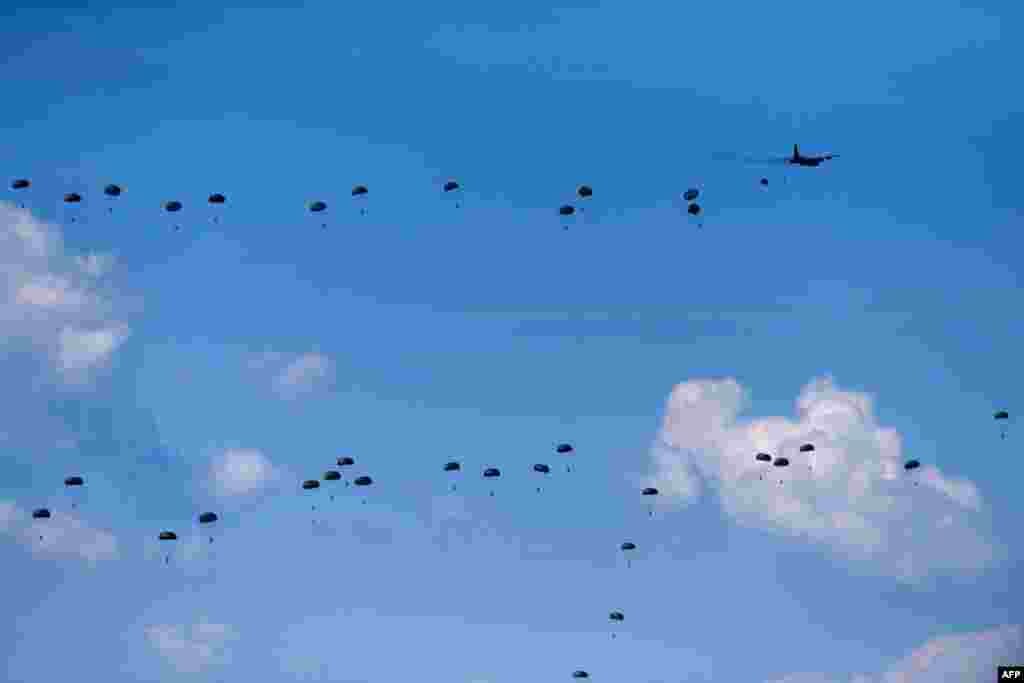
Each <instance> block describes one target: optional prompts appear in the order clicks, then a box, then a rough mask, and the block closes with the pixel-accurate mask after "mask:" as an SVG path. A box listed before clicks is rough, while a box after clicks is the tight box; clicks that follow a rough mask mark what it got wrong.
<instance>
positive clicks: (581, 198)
mask: <svg viewBox="0 0 1024 683" xmlns="http://www.w3.org/2000/svg"><path fill="white" fill-rule="evenodd" d="M761 184H762V185H765V186H766V185H767V184H768V179H767V178H762V179H761ZM30 187H32V181H31V180H29V179H28V178H18V179H16V180H13V181H11V184H10V188H11V190H13V191H16V192H19V191H25V190H28V189H29V188H30ZM462 189H463V188H462V185H461V184H460V183H459V181H457V180H453V179H449V180H446V181H444V183H442V185H441V193H442V195H443V196H445V197H447V198H453V199H454V200H455V207H456V208H460V207H461V206H462V201H461V195H462ZM122 194H124V188H123V187H122V186H120V185H116V184H109V185H107V186H105V187H104V188H103V195H104V196H105V197H106V199H107V200H113V199H117V198H118V197H120V196H121V195H122ZM369 194H370V190H369V188H368V187H367V186H366V185H355V186H353V187H352V190H351V196H352V199H353V200H355V201H359V202H360V203H361V205H360V208H359V213H360V215H364V216H365V215H366V213H367V209H366V206H365V205H364V204H362V202H365V201H366V199H367V198H368V197H369ZM699 195H700V190H698V189H697V188H693V187H691V188H690V189H688V190H686V191H685V192H683V193H682V194H681V195H680V196H681V197H682V199H683V200H684V202H686V212H687V214H688V215H689V216H690V217H691V218H693V219H694V220H696V221H697V226H698V227H703V219H702V218H701V214H702V209H701V206H700V204H698V203H697V201H696V200H697V197H698V196H699ZM593 196H594V188H593V187H591V186H590V185H580V186H579V187H577V188H576V202H575V203H569V204H562V205H561V206H559V207H558V215H559V217H560V219H561V220H562V223H563V225H562V227H563V228H564V229H566V230H568V229H569V222H570V221H571V220H572V219H573V217H574V216H575V215H576V214H577V213H583V212H584V207H583V205H584V204H585V203H586V202H588V201H590V200H591V199H592V197H593ZM83 201H84V198H83V196H82V195H81V194H80V193H78V192H69V193H67V194H65V195H64V204H66V205H79V204H81V203H82V202H83ZM226 203H227V197H226V196H225V195H224V194H222V193H220V192H214V193H213V194H211V195H210V196H209V197H207V204H208V205H209V206H211V207H217V206H222V205H224V204H226ZM19 206H21V207H22V208H24V204H23V203H22V204H19ZM184 207H185V205H184V204H183V203H182V202H181V201H180V200H177V199H169V200H166V201H164V202H162V203H161V204H160V208H161V209H162V210H163V211H164V212H165V213H168V214H177V213H179V212H180V211H182V210H183V209H184ZM113 210H114V209H113V206H110V207H108V208H107V211H108V212H110V213H112V212H113ZM306 210H307V211H308V212H309V213H310V214H316V215H320V214H324V213H325V212H327V210H328V205H327V202H325V201H323V200H322V199H314V200H310V201H308V202H306ZM77 220H78V219H77V217H76V216H72V217H71V222H72V223H75V222H77ZM211 220H212V221H213V222H214V223H218V222H219V221H220V219H219V217H218V216H217V215H214V216H213V217H212V218H211ZM320 226H321V227H322V228H325V229H326V228H327V223H326V222H321V224H320ZM174 230H175V231H178V230H181V224H180V223H178V222H175V223H174Z"/></svg>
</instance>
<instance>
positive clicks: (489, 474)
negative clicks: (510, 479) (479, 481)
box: [484, 467, 501, 496]
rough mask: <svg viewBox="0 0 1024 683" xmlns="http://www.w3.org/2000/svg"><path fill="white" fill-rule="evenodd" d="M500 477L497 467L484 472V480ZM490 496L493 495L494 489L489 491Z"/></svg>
mask: <svg viewBox="0 0 1024 683" xmlns="http://www.w3.org/2000/svg"><path fill="white" fill-rule="evenodd" d="M500 476H501V470H499V469H498V468H497V467H488V468H487V469H485V470H484V479H497V478H498V477H500ZM491 495H492V496H493V495H494V489H493V488H492V489H491Z"/></svg>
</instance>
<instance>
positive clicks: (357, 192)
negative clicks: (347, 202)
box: [352, 185, 370, 197]
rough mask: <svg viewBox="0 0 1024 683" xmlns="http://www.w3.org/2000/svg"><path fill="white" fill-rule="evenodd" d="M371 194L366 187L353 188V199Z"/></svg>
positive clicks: (357, 186)
mask: <svg viewBox="0 0 1024 683" xmlns="http://www.w3.org/2000/svg"><path fill="white" fill-rule="evenodd" d="M369 192H370V190H369V189H368V188H367V187H366V185H356V186H355V187H353V188H352V196H353V197H361V196H363V195H364V194H368V193H369Z"/></svg>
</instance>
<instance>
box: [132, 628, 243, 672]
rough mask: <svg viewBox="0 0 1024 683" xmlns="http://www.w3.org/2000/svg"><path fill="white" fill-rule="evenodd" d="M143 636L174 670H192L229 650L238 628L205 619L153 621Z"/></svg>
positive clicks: (217, 659)
mask: <svg viewBox="0 0 1024 683" xmlns="http://www.w3.org/2000/svg"><path fill="white" fill-rule="evenodd" d="M145 634H146V640H147V641H148V642H149V644H150V646H151V647H152V648H153V649H154V650H155V651H156V653H157V654H158V655H160V657H161V658H163V659H164V661H166V662H167V663H168V664H169V665H170V666H171V667H173V668H174V670H175V671H177V672H178V673H187V674H195V673H201V672H203V671H206V670H208V669H210V668H212V667H213V666H215V665H217V664H219V663H221V662H222V661H223V660H224V659H225V658H226V657H227V656H228V654H229V651H228V643H230V642H231V641H234V640H237V639H238V632H237V631H236V630H235V629H234V628H233V627H231V626H228V625H227V624H216V623H213V622H210V621H207V620H205V619H203V620H200V621H199V622H198V623H196V624H192V625H171V624H164V625H156V626H148V627H147V628H146V629H145Z"/></svg>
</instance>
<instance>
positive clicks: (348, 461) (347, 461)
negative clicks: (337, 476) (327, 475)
mask: <svg viewBox="0 0 1024 683" xmlns="http://www.w3.org/2000/svg"><path fill="white" fill-rule="evenodd" d="M355 464H356V461H355V460H353V459H352V458H350V457H349V456H347V455H346V456H344V457H341V458H338V467H349V466H351V465H355Z"/></svg>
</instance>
